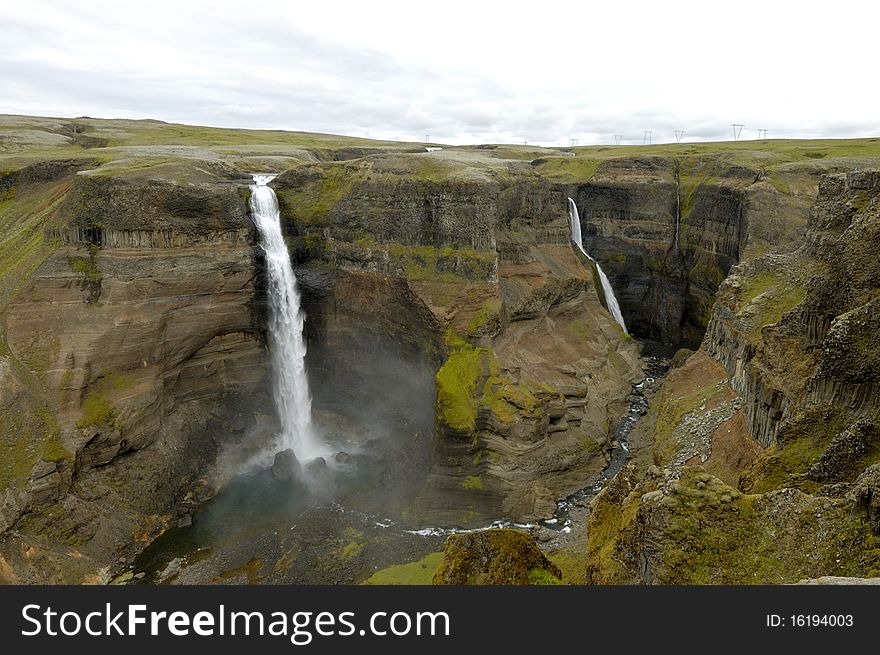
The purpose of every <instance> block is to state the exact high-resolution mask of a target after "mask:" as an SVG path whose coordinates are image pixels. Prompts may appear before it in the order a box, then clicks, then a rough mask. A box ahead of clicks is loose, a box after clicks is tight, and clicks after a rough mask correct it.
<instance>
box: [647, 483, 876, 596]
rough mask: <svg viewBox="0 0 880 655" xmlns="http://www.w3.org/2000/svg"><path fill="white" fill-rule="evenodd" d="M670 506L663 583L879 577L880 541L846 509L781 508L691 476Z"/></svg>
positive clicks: (813, 502) (841, 505)
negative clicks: (834, 576) (806, 546)
mask: <svg viewBox="0 0 880 655" xmlns="http://www.w3.org/2000/svg"><path fill="white" fill-rule="evenodd" d="M670 501H671V502H669V503H667V507H668V508H669V509H670V510H671V515H670V518H669V521H668V523H667V526H666V535H667V540H668V545H667V547H666V548H665V550H664V552H663V569H662V571H661V572H660V577H661V580H662V581H663V582H664V583H667V584H750V583H751V584H768V583H791V582H796V581H797V580H799V579H802V578H807V577H817V576H819V575H842V576H847V575H850V576H866V575H876V574H877V573H878V572H880V539H878V538H877V537H875V536H874V535H872V533H871V529H870V526H869V525H868V524H867V522H866V521H865V520H864V517H863V516H854V515H853V514H852V513H851V512H850V510H849V508H848V507H847V503H845V502H841V501H836V502H835V501H830V500H829V499H827V498H824V497H821V496H819V497H812V496H801V497H792V498H791V500H789V501H788V503H789V504H783V505H781V506H779V507H777V506H775V503H774V502H773V500H771V499H769V498H767V497H765V496H760V495H743V494H739V493H738V492H737V491H736V490H734V489H732V488H730V487H728V486H726V485H724V483H722V482H721V481H720V480H717V479H716V478H713V477H712V476H709V475H708V474H705V473H699V472H694V473H688V474H686V476H685V477H683V478H682V480H681V482H680V485H679V487H678V491H677V492H676V493H674V494H673V495H672V496H671V497H670ZM819 530H821V536H820V535H819V534H818V531H819ZM804 544H810V547H809V548H804Z"/></svg>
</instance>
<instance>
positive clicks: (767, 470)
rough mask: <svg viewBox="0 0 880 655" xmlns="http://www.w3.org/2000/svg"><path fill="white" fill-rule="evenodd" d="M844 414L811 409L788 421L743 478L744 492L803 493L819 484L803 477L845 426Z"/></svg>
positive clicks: (836, 409) (837, 411)
mask: <svg viewBox="0 0 880 655" xmlns="http://www.w3.org/2000/svg"><path fill="white" fill-rule="evenodd" d="M847 421H848V419H847V416H846V413H845V412H844V411H843V410H842V409H841V408H839V407H831V406H824V407H813V408H811V409H809V410H807V411H806V412H804V413H803V414H801V415H799V416H797V417H796V418H794V419H793V420H791V421H788V422H787V423H786V424H785V426H783V428H782V430H781V431H780V433H779V436H778V443H776V444H774V445H773V446H771V447H770V448H768V449H767V450H766V451H764V452H763V453H761V456H760V457H759V458H758V459H757V460H756V461H755V463H754V464H753V465H752V467H751V469H750V471H749V472H748V473H746V475H744V476H743V481H742V483H741V485H742V487H743V489H746V490H748V491H753V492H756V493H764V492H767V491H773V490H774V489H782V488H786V487H790V488H795V489H800V490H802V491H805V492H808V493H809V492H813V491H815V490H816V489H817V488H818V487H819V486H820V484H819V483H817V482H814V481H813V480H808V479H807V478H806V477H805V475H806V473H807V471H809V470H810V467H811V466H812V465H813V464H815V463H816V462H817V461H818V459H819V457H821V455H822V453H823V452H824V451H825V448H826V447H827V446H828V444H829V443H830V442H831V440H832V439H833V438H834V436H835V435H836V434H837V433H839V432H840V431H841V430H844V429H845V428H846V426H847Z"/></svg>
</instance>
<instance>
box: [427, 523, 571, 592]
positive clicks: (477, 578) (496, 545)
mask: <svg viewBox="0 0 880 655" xmlns="http://www.w3.org/2000/svg"><path fill="white" fill-rule="evenodd" d="M561 575H562V574H561V572H560V571H559V569H558V567H557V566H556V565H555V564H553V562H551V561H550V560H548V559H547V558H546V557H545V556H544V554H543V553H542V552H541V551H540V550H539V549H538V547H537V544H536V543H535V540H534V538H532V537H531V536H530V535H528V534H524V533H522V532H519V531H517V530H509V529H493V530H485V531H482V532H477V533H470V534H454V535H451V536H450V537H449V538H448V539H447V540H446V545H445V547H444V549H443V562H442V564H441V565H440V567H439V568H438V569H437V572H436V573H435V574H434V578H433V580H434V584H455V585H460V584H480V585H511V584H515V585H522V584H559V579H560V577H561Z"/></svg>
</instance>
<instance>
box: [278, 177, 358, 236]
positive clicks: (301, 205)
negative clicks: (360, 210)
mask: <svg viewBox="0 0 880 655" xmlns="http://www.w3.org/2000/svg"><path fill="white" fill-rule="evenodd" d="M310 170H311V171H312V172H314V173H315V176H314V177H312V178H311V179H308V180H306V181H304V182H303V183H302V184H299V185H298V186H297V187H296V188H295V189H276V196H277V197H278V203H279V206H280V208H281V211H282V214H283V215H284V216H285V218H287V219H289V220H293V221H294V222H296V223H302V224H305V225H311V226H327V225H330V223H331V222H332V221H330V212H331V211H332V210H333V209H334V208H335V207H336V206H337V205H338V204H339V203H340V202H341V201H342V200H343V199H344V198H345V197H346V196H348V195H349V194H350V193H351V192H352V190H353V189H354V188H355V186H356V185H357V184H358V183H359V182H360V181H361V180H362V178H363V172H364V169H363V167H362V166H361V165H360V163H358V162H339V163H332V164H323V165H320V166H313V167H311V168H310Z"/></svg>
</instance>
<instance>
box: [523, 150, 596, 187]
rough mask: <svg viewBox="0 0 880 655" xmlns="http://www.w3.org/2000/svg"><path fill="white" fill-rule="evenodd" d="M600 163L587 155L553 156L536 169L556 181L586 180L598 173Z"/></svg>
mask: <svg viewBox="0 0 880 655" xmlns="http://www.w3.org/2000/svg"><path fill="white" fill-rule="evenodd" d="M600 163H601V161H600V160H599V159H593V158H591V157H587V156H577V157H552V158H547V159H544V160H542V161H541V163H540V164H539V165H538V166H536V170H537V171H538V173H539V174H540V175H542V176H544V177H546V178H548V179H550V180H553V181H554V182H563V183H565V182H586V181H587V180H589V179H591V178H592V177H593V175H595V174H596V169H598V168H599V164H600Z"/></svg>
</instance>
